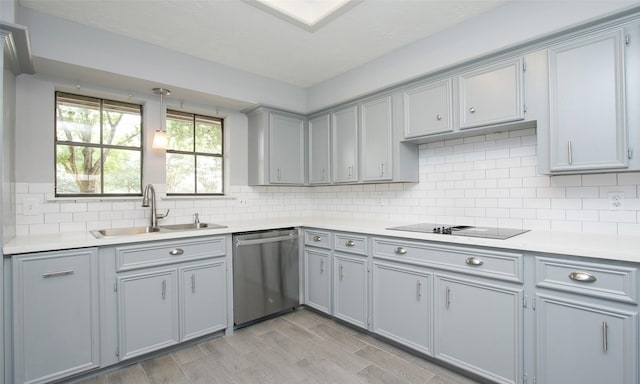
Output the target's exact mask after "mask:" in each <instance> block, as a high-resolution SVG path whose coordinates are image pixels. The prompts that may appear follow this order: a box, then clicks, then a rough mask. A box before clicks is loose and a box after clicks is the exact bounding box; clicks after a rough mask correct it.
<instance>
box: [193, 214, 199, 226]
mask: <svg viewBox="0 0 640 384" xmlns="http://www.w3.org/2000/svg"><path fill="white" fill-rule="evenodd" d="M193 222H194V223H195V224H200V215H199V214H197V213H194V214H193Z"/></svg>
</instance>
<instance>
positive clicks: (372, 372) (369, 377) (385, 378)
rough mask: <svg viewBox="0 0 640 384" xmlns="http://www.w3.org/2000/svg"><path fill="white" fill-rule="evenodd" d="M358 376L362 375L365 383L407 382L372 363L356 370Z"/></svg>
mask: <svg viewBox="0 0 640 384" xmlns="http://www.w3.org/2000/svg"><path fill="white" fill-rule="evenodd" d="M358 376H360V377H362V378H363V379H364V380H365V382H366V383H370V384H408V382H407V381H406V380H403V379H401V378H400V377H398V376H395V375H393V374H391V373H389V372H387V371H385V370H384V369H382V368H380V367H378V366H377V365H373V364H371V365H369V366H367V367H366V368H364V369H363V370H361V371H360V372H358Z"/></svg>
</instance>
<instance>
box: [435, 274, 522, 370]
mask: <svg viewBox="0 0 640 384" xmlns="http://www.w3.org/2000/svg"><path fill="white" fill-rule="evenodd" d="M435 292H436V299H435V302H436V318H435V333H434V334H435V335H436V336H435V337H436V338H435V346H434V351H435V356H436V357H437V358H439V359H441V360H444V361H446V362H448V363H450V364H453V365H457V366H459V367H461V368H464V369H467V370H470V371H472V372H475V373H478V374H479V375H482V376H484V377H486V378H488V379H490V380H493V381H495V382H498V383H520V379H521V378H522V364H523V358H522V353H523V352H522V351H523V345H522V339H523V335H524V333H523V332H524V331H523V325H522V311H523V309H522V290H520V289H512V288H507V287H502V286H496V285H490V284H484V283H479V282H475V281H472V280H464V279H458V278H450V277H445V276H437V277H436V288H435Z"/></svg>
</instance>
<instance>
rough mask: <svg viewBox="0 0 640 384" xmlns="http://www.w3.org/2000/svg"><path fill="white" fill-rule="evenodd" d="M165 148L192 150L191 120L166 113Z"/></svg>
mask: <svg viewBox="0 0 640 384" xmlns="http://www.w3.org/2000/svg"><path fill="white" fill-rule="evenodd" d="M167 141H168V143H167V149H173V150H176V151H190V152H193V120H192V119H187V118H184V117H183V116H181V115H178V114H175V113H167Z"/></svg>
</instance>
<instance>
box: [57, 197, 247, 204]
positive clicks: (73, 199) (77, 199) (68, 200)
mask: <svg viewBox="0 0 640 384" xmlns="http://www.w3.org/2000/svg"><path fill="white" fill-rule="evenodd" d="M158 198H159V199H160V200H236V198H235V197H233V196H158ZM138 200H142V196H122V197H120V196H108V197H105V196H100V197H98V196H96V197H88V196H87V197H48V198H47V202H49V203H86V202H100V201H138Z"/></svg>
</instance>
